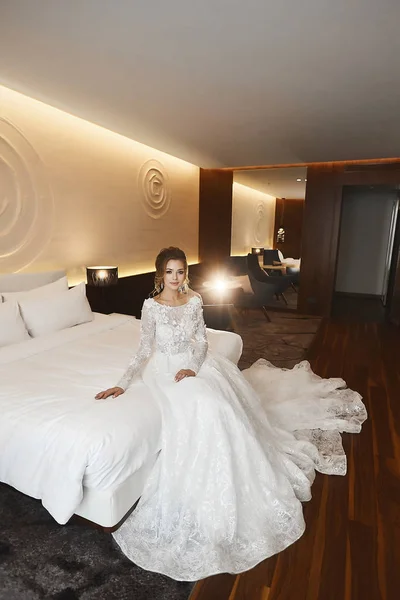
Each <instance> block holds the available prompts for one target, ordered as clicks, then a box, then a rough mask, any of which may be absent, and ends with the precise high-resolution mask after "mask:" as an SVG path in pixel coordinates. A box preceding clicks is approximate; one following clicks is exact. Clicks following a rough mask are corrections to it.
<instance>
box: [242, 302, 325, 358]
mask: <svg viewBox="0 0 400 600" xmlns="http://www.w3.org/2000/svg"><path fill="white" fill-rule="evenodd" d="M268 314H269V316H270V318H271V321H272V322H271V323H269V322H268V321H267V320H266V318H265V316H264V314H263V313H262V311H261V310H251V311H248V314H246V315H244V316H243V317H241V316H240V315H236V318H235V319H234V330H235V332H236V333H238V334H239V335H240V336H241V337H242V339H243V353H242V357H241V359H240V361H239V368H240V369H246V368H247V367H249V366H250V365H252V364H253V363H254V362H255V361H256V360H258V359H259V358H265V359H267V360H269V361H270V362H271V363H272V364H273V365H275V366H276V367H284V368H287V369H291V368H292V367H294V365H296V364H297V363H299V362H301V361H302V360H304V359H305V358H306V356H307V350H308V348H309V347H310V345H311V343H312V341H313V339H314V337H315V334H316V333H317V331H318V328H319V325H320V323H321V319H320V318H318V317H311V316H307V315H300V314H298V313H295V312H290V311H287V312H285V311H279V312H275V311H272V310H271V311H269V312H268Z"/></svg>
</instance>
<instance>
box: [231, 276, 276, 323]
mask: <svg viewBox="0 0 400 600" xmlns="http://www.w3.org/2000/svg"><path fill="white" fill-rule="evenodd" d="M249 279H250V283H251V287H252V290H253V293H252V294H251V293H246V292H244V291H243V290H241V293H238V294H237V295H236V298H235V308H236V309H238V310H239V312H240V310H247V309H249V308H258V309H260V310H262V312H263V314H264V316H265V318H266V319H267V321H269V322H271V318H270V316H269V314H268V312H267V306H268V304H270V303H271V301H272V300H273V299H274V296H275V294H276V293H277V292H276V286H275V285H269V284H268V285H266V284H264V283H261V282H260V281H257V280H256V279H254V278H253V277H252V276H251V275H249Z"/></svg>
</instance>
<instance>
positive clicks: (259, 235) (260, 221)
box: [254, 202, 267, 245]
mask: <svg viewBox="0 0 400 600" xmlns="http://www.w3.org/2000/svg"><path fill="white" fill-rule="evenodd" d="M266 218H267V215H266V214H265V206H264V204H263V203H262V202H259V203H258V204H257V206H256V219H255V220H256V222H255V227H254V238H255V240H256V242H257V244H260V245H262V244H263V243H264V241H265V236H266V225H267V223H266Z"/></svg>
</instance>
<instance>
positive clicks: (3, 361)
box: [0, 315, 161, 523]
mask: <svg viewBox="0 0 400 600" xmlns="http://www.w3.org/2000/svg"><path fill="white" fill-rule="evenodd" d="M138 326H139V322H138V321H135V319H132V318H130V317H126V316H121V315H112V316H109V317H105V316H102V315H97V316H96V319H95V320H94V321H93V322H91V323H86V324H84V325H80V326H78V327H74V328H71V329H67V330H64V331H61V332H57V333H55V334H51V335H49V336H45V337H43V338H37V339H33V340H29V341H27V342H22V343H20V344H16V345H14V346H13V347H10V348H9V349H8V350H9V351H8V352H1V353H0V382H1V386H0V480H1V481H3V482H5V483H8V484H10V485H12V486H13V487H15V488H16V489H18V490H20V491H21V492H24V493H26V494H28V495H29V496H32V497H34V498H41V500H42V502H43V505H44V506H45V507H46V508H47V510H48V511H49V512H50V513H51V514H52V515H53V517H54V518H55V519H56V521H58V522H59V523H66V522H67V521H68V519H69V518H70V517H71V516H72V514H73V513H74V510H75V508H76V507H77V506H78V505H79V503H80V501H81V499H82V484H83V483H84V485H85V487H87V488H91V487H95V488H97V489H105V488H107V487H109V486H115V485H118V484H119V483H121V482H122V481H124V480H125V479H126V478H127V477H128V476H129V475H131V474H132V473H134V472H135V471H136V470H137V469H139V468H140V467H141V466H142V465H143V463H144V462H145V461H146V460H147V459H148V458H149V456H151V455H153V454H154V453H156V452H157V451H158V449H159V433H160V428H161V421H160V415H159V411H158V409H157V406H156V403H155V402H154V400H153V399H152V397H151V395H150V394H149V392H148V390H147V389H146V387H145V386H144V384H143V383H142V381H141V380H140V378H138V380H137V381H135V382H134V383H133V384H132V386H131V387H130V388H129V390H128V391H127V392H126V393H125V394H123V396H121V397H120V398H118V399H115V400H113V399H111V400H109V401H105V402H101V401H96V400H95V399H94V395H95V394H96V392H98V391H99V390H101V389H104V388H106V387H110V386H111V385H113V384H115V382H116V381H118V379H119V377H120V376H121V374H122V372H123V370H124V367H125V366H126V364H127V362H128V360H129V357H130V356H131V354H132V352H133V349H134V348H135V346H136V345H137V342H138V338H139V329H138ZM11 348H12V351H11ZM2 350H6V349H2Z"/></svg>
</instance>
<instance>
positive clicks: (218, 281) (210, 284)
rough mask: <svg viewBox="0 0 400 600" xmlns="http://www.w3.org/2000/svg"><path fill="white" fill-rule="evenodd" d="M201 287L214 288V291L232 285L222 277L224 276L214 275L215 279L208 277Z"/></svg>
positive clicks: (226, 288) (221, 290)
mask: <svg viewBox="0 0 400 600" xmlns="http://www.w3.org/2000/svg"><path fill="white" fill-rule="evenodd" d="M203 287H205V288H207V289H210V290H215V291H216V292H225V291H226V290H228V289H230V288H231V287H232V282H230V281H229V280H227V279H224V276H223V275H222V276H219V277H216V278H215V279H210V280H209V281H204V283H203Z"/></svg>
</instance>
